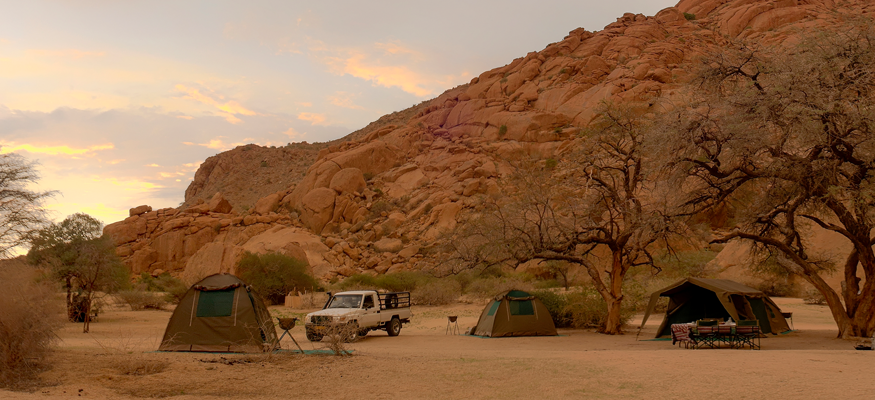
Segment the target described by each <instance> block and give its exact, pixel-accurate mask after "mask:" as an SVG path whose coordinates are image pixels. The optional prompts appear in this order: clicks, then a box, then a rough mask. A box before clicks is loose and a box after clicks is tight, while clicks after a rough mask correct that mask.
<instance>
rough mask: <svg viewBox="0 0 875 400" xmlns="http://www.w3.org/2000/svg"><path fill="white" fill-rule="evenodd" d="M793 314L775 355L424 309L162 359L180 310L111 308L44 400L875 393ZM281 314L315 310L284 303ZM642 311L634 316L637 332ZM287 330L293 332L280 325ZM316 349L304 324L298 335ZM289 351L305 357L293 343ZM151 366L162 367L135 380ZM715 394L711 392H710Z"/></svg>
mask: <svg viewBox="0 0 875 400" xmlns="http://www.w3.org/2000/svg"><path fill="white" fill-rule="evenodd" d="M775 300H776V302H777V303H778V304H779V306H781V308H782V309H783V310H784V311H792V312H793V323H794V325H795V328H796V331H794V332H791V333H789V334H785V335H777V336H771V335H770V336H769V337H767V338H765V339H763V340H762V350H760V351H751V350H733V349H707V350H688V349H682V348H678V347H676V346H672V344H671V341H651V340H647V339H651V338H652V337H653V335H654V333H655V331H656V328H657V326H658V324H659V322H660V321H661V319H662V316H661V315H656V316H652V317H651V318H650V320H649V321H648V323H647V326H646V327H645V329H644V330H643V331H642V332H641V334H640V336H637V335H636V332H637V329H635V328H633V327H629V328H628V330H627V334H625V335H621V336H606V335H600V334H597V333H594V332H593V331H588V330H560V334H561V336H559V337H524V338H496V339H482V338H477V337H468V336H456V335H446V334H445V332H446V326H447V318H446V317H447V316H448V315H458V316H459V327H460V329H461V330H463V331H464V329H466V328H467V327H470V326H472V325H474V324H475V323H476V321H477V317H478V316H479V314H480V309H481V306H477V305H465V304H458V305H453V306H446V307H414V317H413V320H414V322H412V323H411V324H409V325H405V326H404V328H403V329H402V332H401V335H400V336H398V337H389V336H387V335H386V333H385V332H372V333H370V334H369V335H368V336H367V337H364V338H362V339H361V340H360V341H358V342H357V343H354V344H350V345H348V347H349V348H350V349H352V350H354V355H353V356H351V357H336V356H330V355H299V354H280V355H272V356H269V357H268V356H264V355H229V354H208V353H158V352H154V350H155V349H156V348H157V347H158V342H159V341H160V340H161V336H162V335H163V333H164V328H165V326H166V323H167V320H168V318H169V317H170V312H169V311H139V312H132V311H125V310H124V309H121V308H115V309H111V310H109V311H107V312H105V313H104V314H102V315H101V317H100V320H99V321H98V322H96V323H94V324H93V325H92V332H91V333H89V334H83V333H82V332H81V325H79V324H72V323H71V324H68V325H67V326H65V328H64V329H63V330H62V331H61V332H60V337H61V339H62V341H61V342H60V343H59V345H58V351H57V352H55V354H54V356H53V357H52V359H51V362H52V364H53V368H52V369H51V370H49V371H47V372H45V373H44V374H43V376H42V377H43V379H44V380H45V381H46V382H47V386H44V387H41V388H38V389H36V390H35V391H34V392H29V393H21V392H15V393H14V392H7V391H0V399H35V398H82V397H85V398H94V399H117V398H163V397H173V398H174V399H214V398H235V399H237V398H267V399H273V398H284V399H285V398H302V399H309V398H338V399H361V398H378V399H402V398H417V399H418V398H453V399H461V398H474V399H492V398H495V399H519V398H539V399H541V398H546V399H551V398H587V399H591V398H646V399H650V398H652V399H673V398H684V399H696V398H706V397H708V398H710V397H713V396H712V395H719V396H720V397H725V396H730V395H731V396H732V397H733V398H736V399H758V398H805V399H821V398H823V399H826V398H834V397H836V395H841V396H842V397H843V398H871V396H872V393H873V391H875V382H873V379H872V373H871V372H870V368H871V366H872V365H873V361H875V352H868V351H856V350H854V349H853V345H854V342H851V341H845V340H840V339H835V335H836V329H835V328H834V324H833V322H832V319H831V317H830V314H829V311H828V309H827V308H826V307H825V306H813V305H806V304H803V303H802V301H801V300H799V299H780V298H777V299H775ZM271 312H272V313H274V315H278V316H291V315H295V314H297V313H302V312H305V310H291V309H288V308H283V307H273V308H271ZM639 322H640V316H639V317H638V318H637V319H635V320H633V321H632V325H634V326H636V327H637V324H638V323H639ZM280 332H281V331H280ZM292 333H293V334H294V337H295V339H296V340H297V341H298V343H300V344H301V345H302V346H303V347H304V349H306V350H310V349H319V348H322V347H324V345H323V344H319V343H311V342H308V341H307V340H306V339H305V337H304V333H303V329H302V328H301V327H297V328H295V329H293V330H292ZM283 347H284V348H286V349H294V348H295V345H294V343H292V342H291V341H290V340H288V338H286V339H284V340H283ZM137 367H141V368H142V367H150V368H154V369H156V370H160V372H157V373H151V374H148V375H137V374H131V373H127V372H129V371H131V370H134V369H136V368H137ZM706 393H707V394H709V395H707V396H706V395H705V394H706Z"/></svg>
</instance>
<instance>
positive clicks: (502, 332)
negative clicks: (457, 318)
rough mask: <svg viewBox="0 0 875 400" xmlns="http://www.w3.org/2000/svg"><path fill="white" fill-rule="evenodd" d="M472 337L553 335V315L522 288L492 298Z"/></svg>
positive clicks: (481, 315)
mask: <svg viewBox="0 0 875 400" xmlns="http://www.w3.org/2000/svg"><path fill="white" fill-rule="evenodd" d="M474 335H475V336H487V337H502V336H556V335H557V333H556V326H555V325H554V324H553V317H552V316H550V312H549V311H547V307H546V306H544V303H541V301H540V300H538V298H537V297H535V296H532V295H530V294H528V293H526V292H523V291H522V290H511V291H508V292H506V293H502V294H500V295H498V296H496V297H495V298H494V299H492V300H491V301H490V302H489V304H487V305H486V308H484V309H483V312H482V313H481V314H480V320H478V321H477V326H476V327H475V328H474Z"/></svg>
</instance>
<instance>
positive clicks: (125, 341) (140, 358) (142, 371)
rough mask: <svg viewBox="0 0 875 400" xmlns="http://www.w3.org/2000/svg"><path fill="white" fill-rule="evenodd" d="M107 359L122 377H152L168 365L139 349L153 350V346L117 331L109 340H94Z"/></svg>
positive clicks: (164, 361) (165, 361)
mask: <svg viewBox="0 0 875 400" xmlns="http://www.w3.org/2000/svg"><path fill="white" fill-rule="evenodd" d="M94 341H95V342H96V343H97V345H98V346H100V348H101V349H103V353H104V355H106V356H108V357H109V362H108V364H109V365H111V366H112V367H113V368H114V369H115V370H116V371H118V373H120V374H122V375H136V376H144V375H152V374H157V373H160V372H163V371H164V370H165V369H167V366H168V365H170V363H169V362H168V361H167V360H162V359H157V358H156V357H158V356H156V355H154V354H145V353H143V352H142V351H141V350H140V349H142V348H143V347H146V348H155V347H157V346H156V345H155V344H153V343H150V342H149V341H147V340H143V339H139V340H137V339H133V338H132V335H131V334H130V333H126V332H123V331H119V332H117V333H115V334H114V335H112V338H111V339H106V340H102V341H101V340H97V339H94Z"/></svg>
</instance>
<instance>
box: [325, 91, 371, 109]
mask: <svg viewBox="0 0 875 400" xmlns="http://www.w3.org/2000/svg"><path fill="white" fill-rule="evenodd" d="M353 96H355V95H353V94H352V93H347V92H337V93H335V94H334V96H328V102H329V103H331V104H333V105H335V106H338V107H343V108H349V109H351V110H364V109H365V108H364V107H362V106H360V105H357V104H355V103H353V101H352V98H353Z"/></svg>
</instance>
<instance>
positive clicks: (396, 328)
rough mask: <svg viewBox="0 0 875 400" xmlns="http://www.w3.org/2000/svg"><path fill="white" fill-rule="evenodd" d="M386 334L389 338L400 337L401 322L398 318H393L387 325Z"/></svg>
mask: <svg viewBox="0 0 875 400" xmlns="http://www.w3.org/2000/svg"><path fill="white" fill-rule="evenodd" d="M386 333H388V334H389V336H398V334H399V333H401V320H400V319H398V318H392V320H391V321H389V323H388V324H387V325H386Z"/></svg>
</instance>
